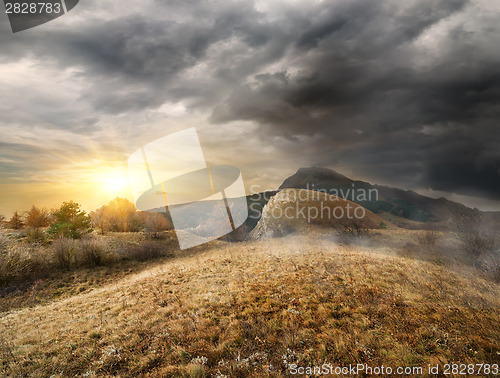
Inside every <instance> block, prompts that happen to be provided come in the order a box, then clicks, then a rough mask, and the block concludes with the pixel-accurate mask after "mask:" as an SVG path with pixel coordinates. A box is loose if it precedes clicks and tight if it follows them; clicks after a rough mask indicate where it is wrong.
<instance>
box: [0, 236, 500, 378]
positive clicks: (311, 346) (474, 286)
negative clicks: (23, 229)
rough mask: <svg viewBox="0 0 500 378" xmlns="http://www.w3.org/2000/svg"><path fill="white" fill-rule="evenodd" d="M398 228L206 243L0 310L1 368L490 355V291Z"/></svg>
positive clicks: (393, 361)
mask: <svg viewBox="0 0 500 378" xmlns="http://www.w3.org/2000/svg"><path fill="white" fill-rule="evenodd" d="M398 232H400V231H395V230H391V231H390V232H389V231H387V234H383V233H384V232H383V231H381V234H380V238H382V239H384V240H382V241H383V242H380V243H378V242H377V240H376V238H375V239H374V241H373V242H369V243H363V244H362V245H354V246H339V245H337V244H335V243H334V241H335V240H334V239H332V236H331V235H327V234H310V235H308V236H290V237H288V238H286V239H273V240H265V241H259V242H246V243H237V244H229V243H222V242H215V243H212V244H211V245H210V246H208V247H203V248H198V249H194V250H193V251H191V253H190V254H189V255H185V256H177V257H175V258H170V259H164V260H160V262H161V263H158V261H157V262H156V263H154V265H151V267H150V268H148V269H145V270H143V271H141V272H140V273H135V274H130V275H128V276H125V277H123V278H122V279H120V280H118V281H117V282H114V283H109V282H107V283H106V282H104V283H103V284H101V285H97V284H96V285H95V287H94V288H92V289H90V290H89V291H86V292H83V293H80V294H74V295H71V296H66V297H64V298H63V299H58V298H54V299H53V300H52V301H48V302H47V303H45V304H42V305H37V306H34V307H31V308H21V309H18V310H11V311H9V312H6V313H3V314H2V315H1V317H0V324H1V326H0V340H3V341H2V342H1V344H0V361H1V363H0V374H1V375H7V376H15V375H22V376H50V375H53V376H75V375H76V376H106V375H121V376H158V377H160V376H190V377H202V376H219V377H221V376H231V377H238V376H240V377H246V376H254V377H263V376H274V377H280V376H286V375H287V371H288V368H289V367H290V364H297V365H299V366H311V365H321V364H323V363H325V362H326V363H330V364H332V365H334V366H340V365H346V364H349V363H351V364H355V363H367V364H370V365H372V366H376V365H381V364H384V365H385V366H393V367H396V366H427V364H429V363H431V364H437V363H441V364H442V363H446V362H457V361H458V362H462V363H487V362H489V363H493V362H498V361H499V359H500V355H499V354H500V335H499V333H498V324H500V315H499V312H498V309H499V305H500V297H499V293H500V292H499V289H500V287H499V285H498V284H496V283H494V282H492V281H489V280H486V279H483V278H481V277H479V276H478V274H477V272H476V271H475V270H473V269H472V268H466V267H462V268H460V269H458V268H457V267H455V268H453V267H450V266H443V265H442V262H437V263H436V262H434V263H433V262H431V261H423V260H419V259H413V258H407V257H402V256H401V253H402V252H404V251H403V249H404V245H405V243H406V241H407V240H408V239H409V238H410V237H412V234H411V231H401V233H399V234H398ZM413 236H414V235H413ZM386 238H390V239H391V243H388V242H387V240H385V239H386Z"/></svg>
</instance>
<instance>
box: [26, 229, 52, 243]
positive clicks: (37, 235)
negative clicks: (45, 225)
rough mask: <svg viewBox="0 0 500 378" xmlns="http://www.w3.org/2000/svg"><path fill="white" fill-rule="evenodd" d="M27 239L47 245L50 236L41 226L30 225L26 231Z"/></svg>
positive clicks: (29, 241) (30, 241)
mask: <svg viewBox="0 0 500 378" xmlns="http://www.w3.org/2000/svg"><path fill="white" fill-rule="evenodd" d="M25 236H26V241H27V242H28V243H33V244H42V245H45V244H47V243H48V237H47V234H46V233H45V231H43V230H42V229H41V228H35V227H30V228H28V229H27V230H26V232H25Z"/></svg>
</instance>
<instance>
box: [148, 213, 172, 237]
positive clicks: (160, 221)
mask: <svg viewBox="0 0 500 378" xmlns="http://www.w3.org/2000/svg"><path fill="white" fill-rule="evenodd" d="M144 217H145V221H144V224H145V230H146V235H147V236H148V237H150V238H153V239H159V238H160V237H161V235H162V234H163V231H167V230H169V229H171V228H172V224H171V223H170V221H169V220H168V219H167V218H166V217H165V216H164V215H163V214H161V213H144Z"/></svg>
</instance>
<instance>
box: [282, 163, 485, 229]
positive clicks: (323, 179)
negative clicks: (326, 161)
mask: <svg viewBox="0 0 500 378" xmlns="http://www.w3.org/2000/svg"><path fill="white" fill-rule="evenodd" d="M285 188H297V189H309V190H322V191H326V192H328V193H332V194H335V195H338V196H340V197H342V198H345V199H348V200H350V201H352V202H356V203H358V204H360V205H362V206H364V207H366V208H367V209H368V210H370V211H372V212H374V213H376V214H379V215H380V216H382V217H384V218H386V219H388V220H389V221H392V222H394V223H396V224H397V225H399V226H402V227H409V228H412V227H416V228H418V227H419V226H421V225H422V224H423V223H429V222H432V223H435V224H436V225H440V226H443V225H444V224H445V223H446V222H448V221H449V220H450V219H452V218H453V217H454V216H456V215H457V214H469V215H471V214H476V213H478V212H479V211H478V210H473V209H470V208H468V207H466V206H464V205H462V204H459V203H456V202H453V201H449V200H447V199H445V198H439V199H434V198H430V197H426V196H423V195H420V194H418V193H416V192H414V191H412V190H406V191H405V190H402V189H397V188H391V187H388V186H380V185H372V184H370V183H368V182H364V181H356V180H351V179H350V178H348V177H346V176H344V175H342V174H340V173H338V172H335V171H333V170H331V169H327V168H317V167H311V168H301V169H299V170H298V171H297V172H296V173H295V174H294V175H292V176H290V177H289V178H287V179H286V180H285V181H284V182H283V184H282V185H281V186H280V189H285ZM367 194H370V196H368V195H367Z"/></svg>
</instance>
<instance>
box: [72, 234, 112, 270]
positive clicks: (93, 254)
mask: <svg viewBox="0 0 500 378" xmlns="http://www.w3.org/2000/svg"><path fill="white" fill-rule="evenodd" d="M105 258H106V246H105V245H104V244H103V243H102V242H101V241H99V240H97V239H94V238H85V239H82V240H81V242H80V248H79V249H78V256H77V259H76V260H77V262H78V264H79V265H81V266H86V267H89V268H94V267H96V266H101V265H104V263H105Z"/></svg>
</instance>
